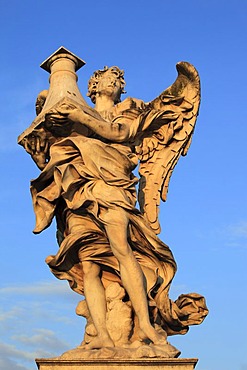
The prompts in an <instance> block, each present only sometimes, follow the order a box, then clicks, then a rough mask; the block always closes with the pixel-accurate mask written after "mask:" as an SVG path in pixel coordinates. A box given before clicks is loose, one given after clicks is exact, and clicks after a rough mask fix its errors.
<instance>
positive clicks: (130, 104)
mask: <svg viewBox="0 0 247 370" xmlns="http://www.w3.org/2000/svg"><path fill="white" fill-rule="evenodd" d="M145 106H146V105H145V103H144V101H143V100H141V99H136V98H131V97H128V98H126V99H124V100H123V101H122V102H120V103H118V104H117V105H115V107H114V111H115V112H114V113H115V114H114V115H116V116H118V115H120V114H123V115H128V113H130V112H132V113H139V114H140V113H141V112H142V111H143V110H144V109H145Z"/></svg>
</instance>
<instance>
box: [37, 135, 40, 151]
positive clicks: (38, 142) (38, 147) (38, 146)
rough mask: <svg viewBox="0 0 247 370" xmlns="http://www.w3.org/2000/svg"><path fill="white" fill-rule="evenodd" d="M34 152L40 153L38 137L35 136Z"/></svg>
mask: <svg viewBox="0 0 247 370" xmlns="http://www.w3.org/2000/svg"><path fill="white" fill-rule="evenodd" d="M36 152H37V153H40V137H39V136H37V137H36Z"/></svg>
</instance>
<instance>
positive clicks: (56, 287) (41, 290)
mask: <svg viewBox="0 0 247 370" xmlns="http://www.w3.org/2000/svg"><path fill="white" fill-rule="evenodd" d="M68 289H69V287H68V286H65V285H64V284H63V283H61V282H55V281H54V282H47V281H43V282H35V283H30V284H16V285H10V286H6V287H3V288H0V294H17V295H23V294H25V295H26V294H28V295H29V294H30V295H46V296H47V295H48V296H50V295H52V296H54V295H55V296H57V295H63V296H64V295H65V294H67V292H68Z"/></svg>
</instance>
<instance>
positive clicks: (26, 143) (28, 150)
mask: <svg viewBox="0 0 247 370" xmlns="http://www.w3.org/2000/svg"><path fill="white" fill-rule="evenodd" d="M24 148H25V150H26V152H27V153H28V154H32V151H31V148H30V147H29V145H28V141H27V140H25V142H24Z"/></svg>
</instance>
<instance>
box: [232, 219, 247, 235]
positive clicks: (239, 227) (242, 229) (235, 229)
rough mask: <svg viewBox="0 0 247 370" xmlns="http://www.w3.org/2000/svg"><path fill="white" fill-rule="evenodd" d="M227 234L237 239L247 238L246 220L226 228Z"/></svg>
mask: <svg viewBox="0 0 247 370" xmlns="http://www.w3.org/2000/svg"><path fill="white" fill-rule="evenodd" d="M228 230H229V233H230V234H231V235H232V236H235V237H237V238H247V220H245V221H240V222H238V223H237V224H235V225H230V226H229V227H228Z"/></svg>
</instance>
